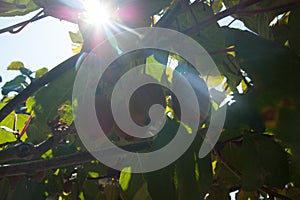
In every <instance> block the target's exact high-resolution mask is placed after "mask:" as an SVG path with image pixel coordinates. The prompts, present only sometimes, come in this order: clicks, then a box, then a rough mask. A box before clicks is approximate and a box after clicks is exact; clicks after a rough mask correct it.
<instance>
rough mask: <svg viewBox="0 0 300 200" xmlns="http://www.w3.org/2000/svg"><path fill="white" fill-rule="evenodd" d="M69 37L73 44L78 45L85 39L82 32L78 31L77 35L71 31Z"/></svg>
mask: <svg viewBox="0 0 300 200" xmlns="http://www.w3.org/2000/svg"><path fill="white" fill-rule="evenodd" d="M69 35H70V38H71V41H72V42H73V43H77V44H82V43H83V38H82V35H81V33H80V31H77V32H76V33H74V32H71V31H69Z"/></svg>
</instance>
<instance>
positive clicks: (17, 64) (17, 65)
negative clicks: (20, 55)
mask: <svg viewBox="0 0 300 200" xmlns="http://www.w3.org/2000/svg"><path fill="white" fill-rule="evenodd" d="M21 68H24V64H23V63H22V62H20V61H14V62H11V63H10V64H9V65H8V67H7V70H20V69H21Z"/></svg>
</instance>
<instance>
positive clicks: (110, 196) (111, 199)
mask: <svg viewBox="0 0 300 200" xmlns="http://www.w3.org/2000/svg"><path fill="white" fill-rule="evenodd" d="M104 194H105V196H106V199H107V200H118V199H119V188H118V187H117V186H116V185H106V186H105V188H104Z"/></svg>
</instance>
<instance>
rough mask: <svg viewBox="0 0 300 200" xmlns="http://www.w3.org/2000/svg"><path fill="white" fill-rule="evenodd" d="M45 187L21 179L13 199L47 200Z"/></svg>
mask: <svg viewBox="0 0 300 200" xmlns="http://www.w3.org/2000/svg"><path fill="white" fill-rule="evenodd" d="M44 190H45V186H44V184H42V183H36V182H34V181H31V180H29V179H21V180H20V181H19V183H18V184H17V187H16V189H15V191H14V193H13V195H12V197H11V199H45V193H44Z"/></svg>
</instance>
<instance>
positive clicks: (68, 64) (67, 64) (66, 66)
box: [0, 54, 80, 122]
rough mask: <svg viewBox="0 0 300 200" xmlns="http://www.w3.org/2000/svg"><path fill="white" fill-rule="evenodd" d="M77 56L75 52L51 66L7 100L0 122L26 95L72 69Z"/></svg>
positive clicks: (0, 113) (23, 100)
mask: <svg viewBox="0 0 300 200" xmlns="http://www.w3.org/2000/svg"><path fill="white" fill-rule="evenodd" d="M79 56H80V54H76V55H74V56H72V57H71V58H69V59H67V60H65V61H64V62H62V63H61V64H59V65H58V66H56V67H55V68H53V69H52V70H51V71H49V72H48V73H46V74H45V75H44V76H42V77H41V78H39V79H37V80H35V81H34V82H32V83H31V84H30V85H29V86H28V87H27V88H25V89H24V90H23V91H22V92H21V93H19V94H18V95H17V96H16V97H15V98H13V99H12V100H11V101H10V102H8V103H7V104H6V105H5V106H4V107H3V108H2V109H1V111H0V122H1V121H2V120H3V119H4V118H5V117H6V116H7V115H9V113H11V112H12V111H13V110H14V109H15V108H16V107H17V106H18V105H19V104H20V103H23V102H25V101H26V99H27V98H28V97H30V96H31V95H32V94H34V93H35V92H36V91H37V90H39V89H40V88H41V87H43V86H44V85H46V84H47V83H50V82H51V81H53V80H55V79H56V78H58V77H59V75H60V74H62V73H65V72H66V71H68V70H70V69H72V68H73V67H74V66H75V64H76V62H77V60H78V58H79Z"/></svg>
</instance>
